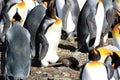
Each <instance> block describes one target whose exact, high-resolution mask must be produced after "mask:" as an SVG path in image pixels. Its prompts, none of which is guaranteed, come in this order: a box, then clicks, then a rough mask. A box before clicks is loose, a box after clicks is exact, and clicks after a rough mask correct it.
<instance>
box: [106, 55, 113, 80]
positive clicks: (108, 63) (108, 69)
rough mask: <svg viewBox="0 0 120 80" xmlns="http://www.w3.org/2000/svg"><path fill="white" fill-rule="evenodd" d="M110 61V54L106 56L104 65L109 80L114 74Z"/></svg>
mask: <svg viewBox="0 0 120 80" xmlns="http://www.w3.org/2000/svg"><path fill="white" fill-rule="evenodd" d="M111 62H112V58H111V57H110V56H108V57H107V59H106V60H105V66H106V69H107V73H108V79H109V80H110V79H111V78H112V76H113V75H114V68H113V67H112V66H111V64H112V63H111Z"/></svg>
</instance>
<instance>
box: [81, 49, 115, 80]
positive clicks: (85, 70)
mask: <svg viewBox="0 0 120 80" xmlns="http://www.w3.org/2000/svg"><path fill="white" fill-rule="evenodd" d="M100 57H101V55H100V54H99V53H97V52H96V51H94V52H93V53H92V52H91V53H89V55H88V58H89V60H90V61H89V62H87V63H86V64H84V65H83V67H82V69H81V74H80V80H110V79H111V78H112V76H113V68H112V67H106V65H105V64H104V63H101V62H99V60H100ZM109 70H110V71H109ZM111 74H112V75H111Z"/></svg>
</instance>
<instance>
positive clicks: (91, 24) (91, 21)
mask: <svg viewBox="0 0 120 80" xmlns="http://www.w3.org/2000/svg"><path fill="white" fill-rule="evenodd" d="M87 25H88V29H89V32H90V41H89V47H91V46H92V45H94V42H95V38H96V30H97V26H96V21H95V14H94V13H90V14H89V15H88V16H87Z"/></svg>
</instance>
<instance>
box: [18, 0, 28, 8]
mask: <svg viewBox="0 0 120 80" xmlns="http://www.w3.org/2000/svg"><path fill="white" fill-rule="evenodd" d="M16 7H17V8H24V7H26V4H25V2H24V1H23V0H22V2H21V3H18V4H16Z"/></svg>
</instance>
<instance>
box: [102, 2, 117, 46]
mask: <svg viewBox="0 0 120 80" xmlns="http://www.w3.org/2000/svg"><path fill="white" fill-rule="evenodd" d="M102 2H103V5H104V8H105V18H104V23H103V29H102V34H101V42H100V45H101V46H103V45H104V43H105V42H106V40H107V38H108V32H111V27H112V25H113V23H114V20H115V13H114V8H113V2H112V0H102Z"/></svg>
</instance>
